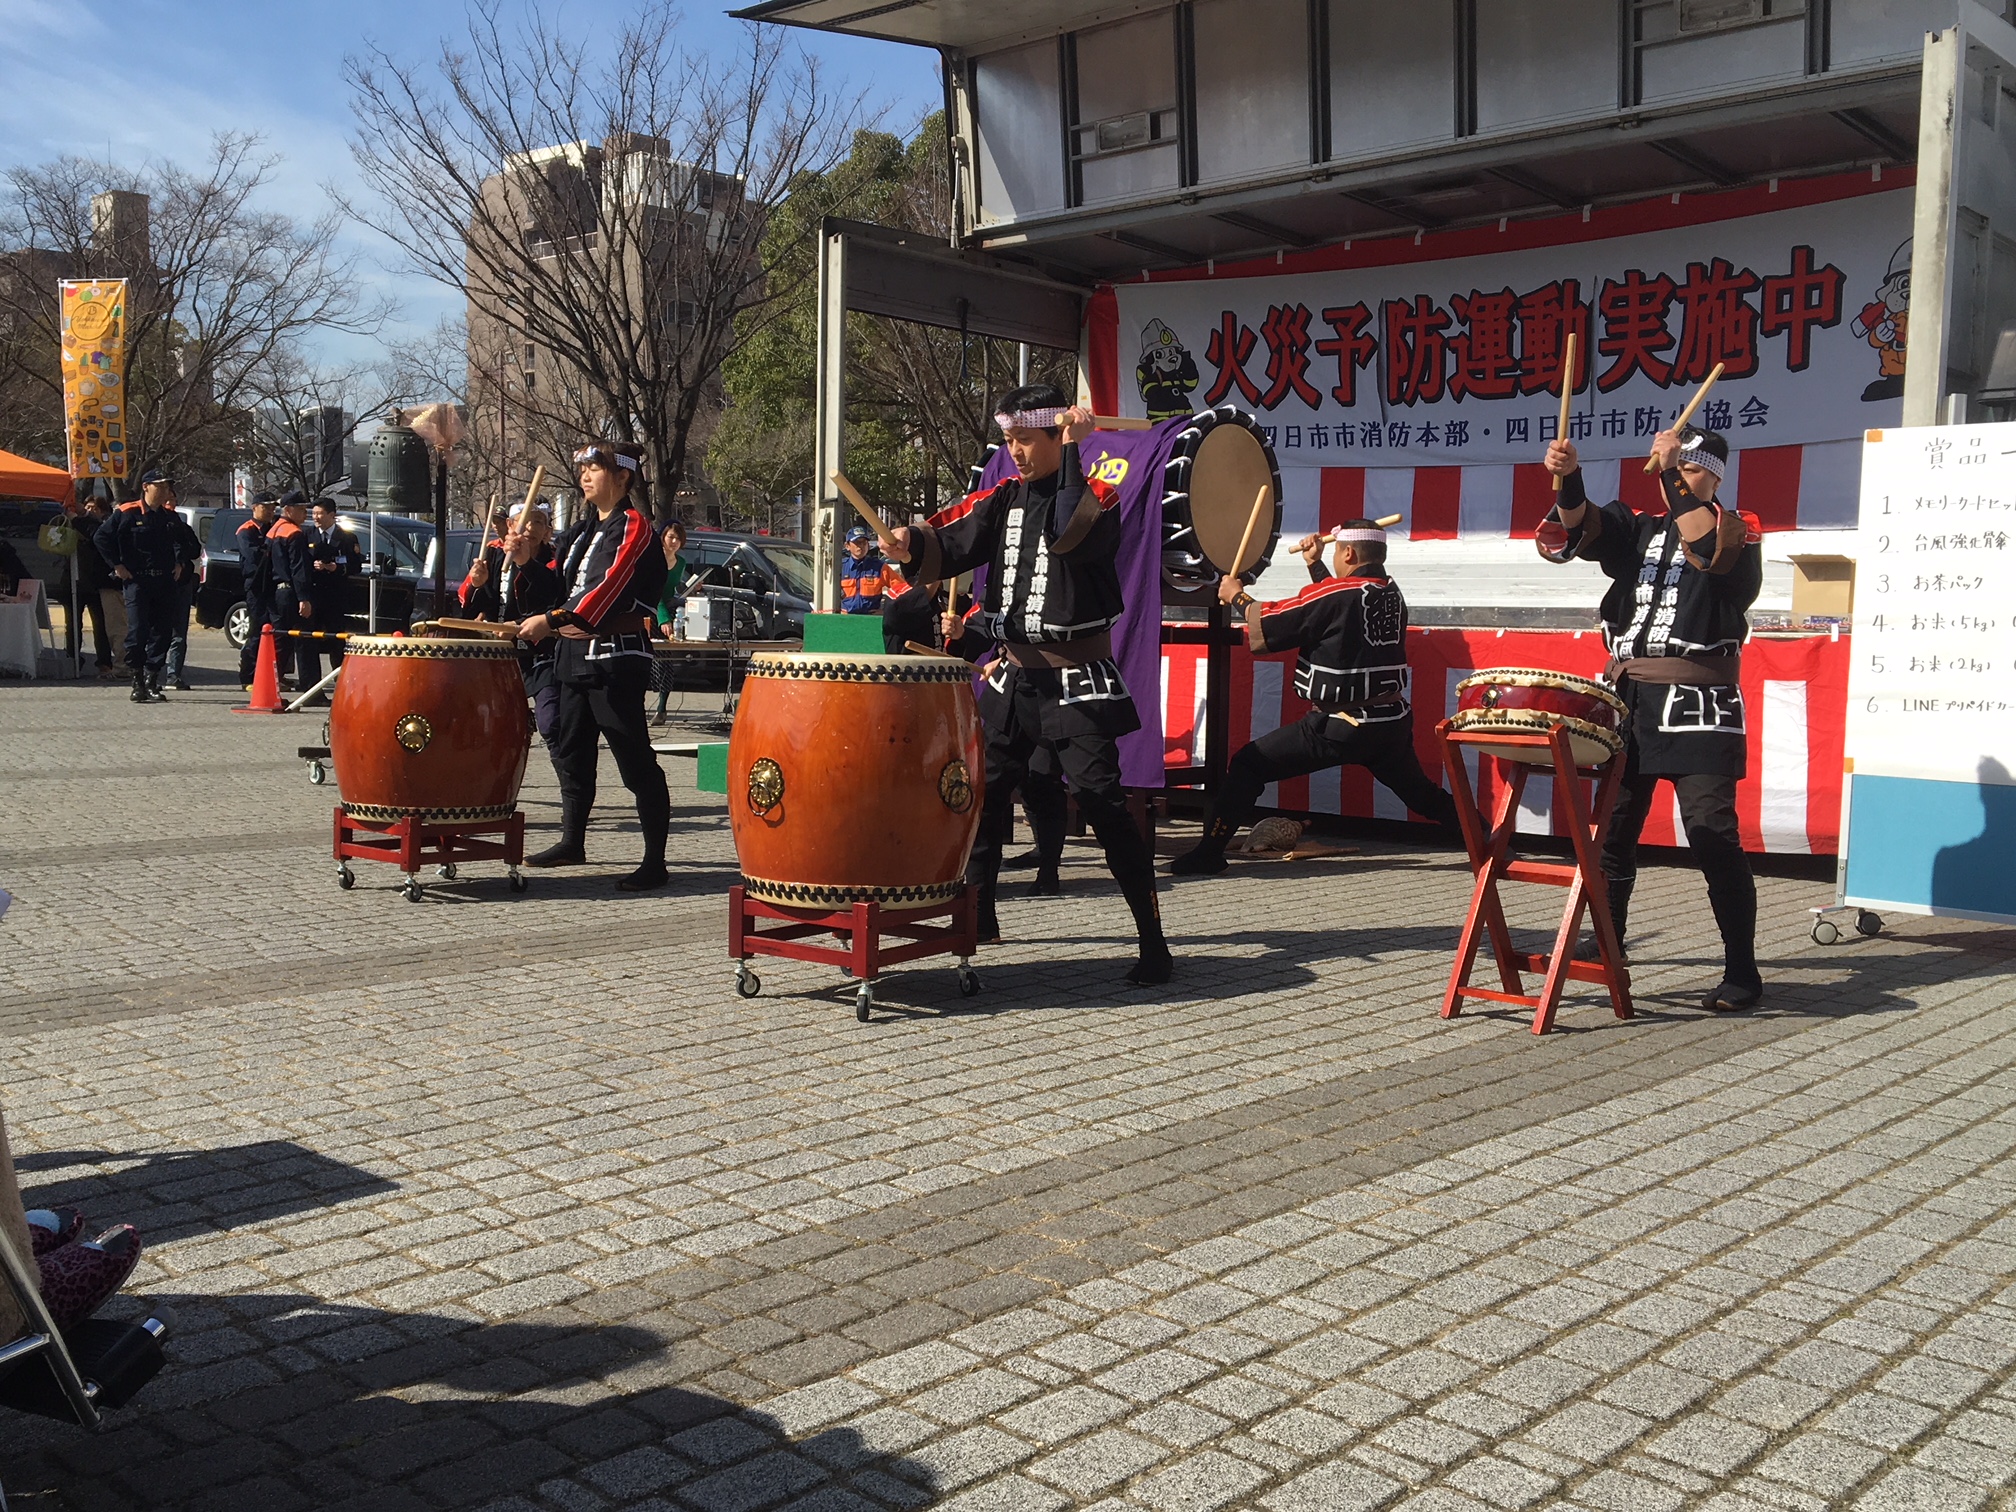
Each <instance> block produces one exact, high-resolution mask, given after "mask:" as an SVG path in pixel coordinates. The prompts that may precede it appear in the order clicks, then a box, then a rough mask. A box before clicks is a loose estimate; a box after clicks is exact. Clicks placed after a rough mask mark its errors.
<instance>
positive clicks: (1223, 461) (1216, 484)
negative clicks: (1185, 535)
mask: <svg viewBox="0 0 2016 1512" xmlns="http://www.w3.org/2000/svg"><path fill="white" fill-rule="evenodd" d="M1263 488H1264V489H1267V490H1268V499H1267V503H1268V508H1269V511H1270V515H1268V516H1263V517H1262V519H1261V522H1260V529H1259V530H1258V531H1256V532H1255V533H1254V545H1255V546H1258V547H1262V548H1264V547H1265V546H1266V544H1267V542H1268V541H1269V540H1270V539H1271V538H1272V537H1273V535H1274V532H1275V531H1276V530H1277V529H1279V528H1280V527H1279V518H1280V512H1281V501H1280V500H1279V499H1278V498H1276V497H1274V493H1273V489H1274V464H1273V462H1272V461H1271V460H1270V459H1269V457H1268V455H1267V448H1266V447H1265V446H1263V445H1262V444H1261V442H1260V438H1259V437H1258V436H1256V435H1255V434H1254V433H1253V432H1252V431H1250V430H1248V429H1247V428H1246V427H1245V426H1243V425H1218V426H1213V427H1212V428H1211V430H1210V432H1209V433H1207V434H1206V435H1205V437H1204V439H1203V440H1201V441H1200V442H1198V443H1197V460H1196V461H1195V462H1193V463H1192V464H1191V466H1190V519H1191V523H1192V526H1193V528H1194V529H1195V530H1196V532H1197V546H1198V549H1199V550H1200V551H1202V552H1203V553H1204V556H1205V559H1206V560H1208V561H1209V562H1210V563H1211V565H1212V566H1214V567H1216V568H1217V569H1218V570H1219V571H1220V572H1230V571H1231V570H1232V568H1233V560H1234V558H1236V557H1237V556H1238V555H1239V542H1240V539H1241V538H1242V537H1243V536H1244V535H1245V534H1246V522H1247V520H1248V519H1250V518H1251V517H1252V514H1253V500H1254V499H1255V497H1257V496H1258V494H1259V492H1260V490H1261V489H1263ZM1247 565H1248V566H1249V567H1250V566H1251V565H1252V563H1250V562H1249V563H1248V564H1247Z"/></svg>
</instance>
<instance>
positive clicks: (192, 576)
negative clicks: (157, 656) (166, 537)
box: [168, 567, 196, 682]
mask: <svg viewBox="0 0 2016 1512" xmlns="http://www.w3.org/2000/svg"><path fill="white" fill-rule="evenodd" d="M195 603H196V569H195V568H194V567H187V568H184V569H183V572H182V580H181V581H180V582H178V583H177V584H176V585H175V611H174V623H173V625H172V626H171V627H170V629H169V631H168V680H169V681H170V682H179V681H180V680H181V678H182V663H183V662H184V661H185V660H186V659H187V657H188V655H189V611H190V609H191V608H192V607H194V605H195Z"/></svg>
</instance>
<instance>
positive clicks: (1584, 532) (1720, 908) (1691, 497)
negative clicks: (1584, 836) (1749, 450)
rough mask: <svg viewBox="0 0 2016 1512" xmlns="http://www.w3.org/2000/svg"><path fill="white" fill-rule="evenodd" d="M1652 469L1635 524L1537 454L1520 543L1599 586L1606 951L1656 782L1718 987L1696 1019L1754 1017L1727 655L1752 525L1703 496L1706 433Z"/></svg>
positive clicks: (1744, 628) (1567, 447) (1736, 667)
mask: <svg viewBox="0 0 2016 1512" xmlns="http://www.w3.org/2000/svg"><path fill="white" fill-rule="evenodd" d="M1652 456H1653V459H1654V461H1656V462H1657V463H1658V466H1659V484H1660V491H1661V493H1662V495H1663V497H1664V499H1665V503H1666V510H1665V513H1663V514H1645V515H1641V514H1634V513H1633V512H1632V510H1631V509H1630V507H1629V506H1628V505H1626V504H1623V503H1621V502H1619V503H1611V504H1605V505H1603V506H1601V507H1600V508H1598V507H1595V506H1593V505H1592V504H1591V503H1590V502H1589V496H1588V494H1587V492H1586V491H1585V489H1584V487H1583V482H1582V468H1581V462H1580V459H1579V458H1578V457H1577V455H1576V452H1575V446H1574V443H1573V442H1570V441H1555V442H1554V443H1553V444H1551V445H1550V446H1549V447H1548V448H1547V459H1546V462H1547V470H1548V471H1549V472H1551V473H1553V474H1554V475H1555V476H1556V477H1558V478H1560V479H1561V500H1560V503H1559V504H1557V505H1556V506H1555V507H1554V509H1553V511H1552V512H1551V513H1549V515H1548V516H1547V518H1546V520H1544V521H1543V522H1542V523H1541V526H1540V529H1539V531H1538V533H1537V535H1536V537H1535V544H1536V545H1538V546H1539V548H1540V554H1541V555H1542V556H1544V557H1546V558H1547V559H1548V560H1550V561H1555V562H1565V561H1567V560H1568V559H1570V558H1571V557H1581V558H1582V559H1583V560H1584V561H1590V562H1594V563H1596V565H1597V566H1599V567H1601V568H1602V569H1603V572H1604V575H1605V576H1606V577H1608V578H1609V579H1610V589H1609V591H1608V592H1607V593H1605V594H1604V595H1603V606H1602V610H1601V613H1602V616H1603V638H1604V641H1605V643H1606V644H1607V645H1608V646H1609V648H1610V666H1609V669H1608V672H1607V673H1606V676H1607V677H1608V678H1609V679H1610V680H1611V681H1612V682H1613V683H1614V684H1615V686H1616V689H1617V694H1618V696H1619V697H1620V698H1622V699H1623V700H1624V702H1625V703H1626V704H1627V705H1628V706H1629V707H1630V710H1631V714H1630V717H1629V719H1628V720H1626V722H1625V727H1624V763H1625V766H1624V777H1623V785H1622V786H1621V787H1620V788H1619V790H1618V794H1617V807H1616V810H1615V811H1614V813H1613V814H1612V815H1611V819H1610V829H1609V833H1608V834H1607V836H1606V837H1605V839H1604V842H1603V858H1602V864H1603V875H1604V877H1605V878H1606V879H1608V882H1609V894H1610V917H1611V920H1612V921H1613V922H1614V923H1615V924H1616V926H1617V938H1618V939H1619V940H1620V941H1621V940H1622V939H1623V938H1624V923H1625V915H1626V914H1627V913H1628V912H1629V910H1630V906H1631V890H1632V888H1633V887H1634V886H1635V884H1636V882H1637V879H1638V836H1639V834H1640V832H1641V831H1642V830H1643V829H1644V827H1645V817H1646V815H1647V814H1649V813H1650V812H1651V811H1652V795H1653V793H1654V791H1655V790H1656V789H1657V788H1658V786H1659V783H1660V782H1661V780H1665V781H1669V782H1671V783H1672V784H1673V791H1674V794H1675V796H1676V797H1677V798H1678V799H1679V800H1680V822H1681V825H1682V827H1683V828H1684V829H1685V830H1686V833H1687V845H1688V849H1689V852H1690V854H1691V855H1692V856H1693V858H1694V860H1695V863H1696V864H1697V865H1698V866H1699V867H1700V868H1701V874H1702V876H1703V877H1705V878H1706V879H1707V882H1708V903H1709V906H1710V907H1711V908H1712V909H1713V910H1714V913H1715V924H1716V927H1717V929H1719V930H1720V931H1721V935H1722V981H1721V983H1720V984H1719V985H1718V986H1716V987H1715V988H1714V989H1713V990H1712V991H1710V992H1709V993H1708V995H1707V997H1706V998H1704V999H1703V1000H1702V1006H1704V1007H1706V1008H1710V1009H1714V1010H1716V1011H1717V1012H1729V1011H1732V1010H1736V1009H1742V1008H1749V1007H1753V1006H1755V1004H1756V1003H1757V1002H1758V1001H1759V1000H1760V999H1761V998H1762V997H1763V994H1764V982H1763V978H1762V977H1761V976H1760V975H1759V974H1758V971H1757V946H1756V941H1757V886H1756V883H1755V882H1754V881H1753V880H1752V879H1751V875H1750V858H1749V856H1748V855H1747V854H1745V852H1744V850H1743V836H1742V831H1741V829H1740V828H1739V827H1738V824H1737V819H1736V784H1737V782H1738V780H1739V779H1740V778H1741V777H1742V776H1743V774H1744V771H1745V769H1746V762H1747V757H1748V752H1747V748H1746V744H1747V739H1748V737H1747V735H1746V733H1745V720H1744V708H1743V689H1742V686H1741V684H1740V682H1739V674H1740V670H1741V662H1740V655H1741V652H1742V647H1743V642H1744V640H1745V638H1747V637H1748V635H1749V633H1750V626H1749V620H1748V619H1747V618H1746V615H1747V612H1748V610H1749V608H1750V606H1751V605H1752V604H1753V603H1755V602H1756V601H1757V593H1758V590H1759V589H1760V588H1761V587H1762V586H1763V582H1764V553H1763V550H1762V547H1761V546H1760V544H1759V542H1760V540H1761V537H1760V535H1759V533H1758V529H1757V525H1756V522H1755V520H1754V519H1751V518H1748V517H1746V516H1743V515H1740V514H1738V513H1737V512H1736V511H1735V510H1734V509H1725V508H1724V507H1723V506H1722V505H1721V504H1720V503H1719V502H1718V501H1717V499H1716V497H1715V495H1716V490H1717V487H1718V486H1719V485H1720V483H1721V481H1722V472H1723V469H1724V468H1725V467H1726V466H1727V464H1728V461H1729V443H1728V442H1727V441H1726V440H1724V439H1723V438H1722V435H1721V433H1720V432H1717V431H1711V430H1689V431H1688V432H1686V433H1685V434H1684V435H1681V434H1676V433H1674V432H1673V431H1661V432H1660V433H1659V435H1658V437H1657V438H1656V439H1655V440H1654V442H1653V447H1652ZM1624 465H1625V466H1626V467H1635V466H1637V464H1636V463H1635V462H1628V461H1627V462H1626V463H1625V464H1624ZM1588 954H1589V947H1585V948H1584V955H1585V956H1587V955H1588Z"/></svg>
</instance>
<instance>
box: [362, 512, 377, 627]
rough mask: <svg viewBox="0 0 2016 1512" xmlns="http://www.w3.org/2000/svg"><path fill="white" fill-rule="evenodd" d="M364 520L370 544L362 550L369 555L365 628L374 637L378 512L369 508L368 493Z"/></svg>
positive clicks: (375, 622) (375, 624)
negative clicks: (368, 584) (369, 600)
mask: <svg viewBox="0 0 2016 1512" xmlns="http://www.w3.org/2000/svg"><path fill="white" fill-rule="evenodd" d="M364 518H365V520H366V521H368V522H369V523H368V524H367V525H366V526H365V535H366V537H367V539H368V540H369V542H370V544H369V545H368V546H366V547H365V548H364V549H365V550H366V551H367V552H369V553H370V555H371V582H370V586H369V587H368V588H367V590H366V591H367V592H368V593H369V594H370V596H371V607H370V609H369V610H368V611H367V612H366V618H365V628H366V629H368V630H369V631H370V632H371V634H373V635H376V634H377V633H378V511H377V510H376V509H373V508H372V507H371V496H370V494H368V493H367V494H365V496H364Z"/></svg>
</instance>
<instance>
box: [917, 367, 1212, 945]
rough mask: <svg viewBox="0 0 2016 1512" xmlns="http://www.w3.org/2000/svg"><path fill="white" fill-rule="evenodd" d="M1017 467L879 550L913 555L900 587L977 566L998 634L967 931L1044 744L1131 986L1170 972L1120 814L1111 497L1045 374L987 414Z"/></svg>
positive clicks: (1147, 857) (990, 904)
mask: <svg viewBox="0 0 2016 1512" xmlns="http://www.w3.org/2000/svg"><path fill="white" fill-rule="evenodd" d="M994 420H995V423H996V424H998V425H999V426H1000V427H1001V433H1002V435H1003V436H1004V437H1005V438H1006V444H1007V447H1008V454H1009V456H1010V457H1011V458H1013V460H1014V463H1015V469H1016V471H1017V472H1018V473H1019V474H1020V476H1019V477H1015V478H1011V479H1009V480H1008V481H1007V482H1005V483H1002V484H999V485H998V486H996V487H994V488H992V489H989V490H988V491H987V492H985V493H977V494H972V495H969V496H968V497H967V498H966V499H965V501H964V502H963V504H961V505H956V506H954V507H953V508H952V509H951V510H948V511H945V512H944V513H943V514H941V515H940V516H939V523H937V524H935V525H919V526H913V527H909V528H905V529H899V530H895V531H892V532H891V533H890V534H891V537H892V542H891V549H890V551H889V553H888V554H889V556H890V557H891V558H893V559H894V560H896V561H898V562H904V563H912V562H914V563H915V564H916V567H915V570H914V571H911V572H908V573H907V574H906V576H908V577H909V578H910V579H911V580H912V581H915V582H930V581H934V580H943V579H947V578H953V577H957V576H958V575H959V574H960V573H962V572H970V571H971V570H973V569H974V568H975V567H982V566H984V567H985V568H987V586H986V591H985V596H984V598H983V600H982V602H981V605H980V607H979V609H978V610H977V611H976V612H975V613H974V614H973V616H972V617H971V621H970V623H971V624H972V626H973V628H974V629H975V630H977V631H979V632H980V633H981V634H983V635H986V636H988V637H990V638H991V639H993V640H995V641H997V642H998V643H999V644H1000V646H1001V650H1002V655H1001V656H999V657H997V658H996V659H995V661H994V664H993V665H992V666H991V667H990V668H989V669H988V673H987V680H986V684H985V688H986V691H985V693H983V695H982V697H981V700H980V715H981V719H982V720H983V721H984V723H985V724H986V727H987V797H986V802H985V806H984V808H983V810H982V813H981V818H980V834H979V838H978V839H976V840H975V841H974V843H973V856H972V860H971V861H970V862H969V863H968V864H967V868H966V877H967V880H968V881H970V882H974V883H977V884H978V886H979V888H980V937H981V938H982V939H983V940H985V939H996V938H999V936H1000V933H1001V928H1000V924H999V923H998V921H997V920H996V917H995V912H994V887H995V881H996V878H997V877H998V875H999V872H1000V868H1001V846H1002V842H1003V841H1004V840H1005V839H1006V837H1007V831H1008V825H1009V823H1010V820H1011V817H1012V813H1013V810H1012V807H1011V805H1012V804H1013V802H1014V794H1015V789H1016V786H1017V785H1018V784H1019V783H1020V782H1021V781H1022V778H1023V776H1024V774H1025V772H1026V771H1027V768H1028V764H1029V759H1030V757H1031V755H1032V754H1033V753H1034V752H1035V750H1036V748H1037V746H1038V745H1039V744H1042V743H1044V742H1048V743H1049V744H1050V746H1051V747H1052V748H1054V749H1055V751H1056V753H1057V761H1058V764H1059V765H1060V766H1061V767H1062V769H1063V772H1064V775H1065V776H1066V777H1068V778H1069V779H1070V782H1071V792H1072V795H1073V796H1074V797H1075V798H1077V800H1078V809H1079V812H1081V813H1082V814H1084V816H1085V819H1086V822H1087V823H1088V824H1090V825H1091V827H1092V832H1093V834H1095V835H1096V836H1098V838H1099V844H1100V845H1101V847H1103V848H1104V850H1105V852H1106V865H1107V867H1108V869H1110V870H1111V871H1112V873H1113V880H1114V881H1115V882H1118V883H1119V884H1120V891H1121V894H1122V895H1123V896H1124V897H1125V898H1126V899H1127V907H1128V909H1129V910H1130V911H1131V912H1132V913H1133V915H1134V927H1135V930H1136V932H1137V933H1138V935H1139V937H1140V951H1141V954H1140V959H1139V960H1138V961H1136V962H1135V964H1134V967H1133V969H1132V970H1130V971H1129V972H1128V973H1127V980H1128V981H1130V982H1135V983H1146V984H1152V983H1158V982H1166V981H1168V980H1169V974H1170V971H1171V969H1172V962H1171V960H1170V956H1169V947H1168V944H1167V943H1166V942H1165V941H1164V939H1163V937H1162V917H1161V914H1160V912H1159V911H1158V909H1157V907H1156V901H1155V863H1154V858H1153V856H1152V854H1151V853H1150V851H1149V849H1148V843H1147V841H1146V840H1145V839H1143V838H1142V835H1141V831H1140V830H1138V829H1137V828H1135V826H1134V821H1133V820H1132V819H1131V818H1130V817H1129V816H1128V813H1127V803H1126V796H1125V794H1124V793H1123V792H1122V790H1121V786H1120V752H1119V747H1118V745H1117V743H1116V742H1117V740H1118V738H1119V737H1120V736H1122V735H1125V734H1127V733H1128V732H1129V731H1132V730H1136V729H1139V728H1140V725H1141V719H1140V716H1139V714H1137V713H1136V712H1135V708H1134V700H1133V697H1132V696H1131V695H1130V694H1129V693H1128V691H1127V685H1126V683H1124V682H1123V681H1121V678H1120V669H1119V667H1118V666H1117V665H1115V663H1114V661H1113V624H1114V622H1115V621H1116V620H1118V619H1119V618H1120V613H1121V610H1122V608H1123V607H1124V605H1123V604H1122V602H1121V597H1120V578H1119V574H1118V573H1117V572H1116V571H1115V570H1114V566H1113V560H1114V555H1115V553H1116V552H1117V551H1118V549H1119V546H1120V496H1119V494H1118V493H1116V492H1115V491H1114V490H1113V489H1112V488H1111V487H1110V486H1109V485H1107V484H1105V483H1102V482H1099V481H1098V480H1096V479H1088V478H1087V477H1086V476H1085V472H1084V468H1083V466H1082V464H1081V463H1080V461H1079V456H1078V443H1079V442H1080V441H1082V440H1083V439H1084V438H1085V437H1086V436H1087V435H1089V434H1091V431H1092V415H1091V413H1090V412H1089V411H1087V410H1084V409H1080V408H1078V407H1076V406H1074V405H1070V404H1068V403H1067V402H1066V400H1065V398H1064V395H1063V394H1062V393H1061V392H1060V391H1059V390H1057V389H1056V388H1053V387H1051V386H1050V385H1049V384H1040V383H1039V384H1029V385H1026V386H1024V387H1022V388H1018V389H1014V390H1012V391H1011V392H1009V393H1008V394H1007V395H1006V396H1005V397H1003V399H1002V400H1001V403H1000V406H999V413H997V414H996V415H995V416H994Z"/></svg>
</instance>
